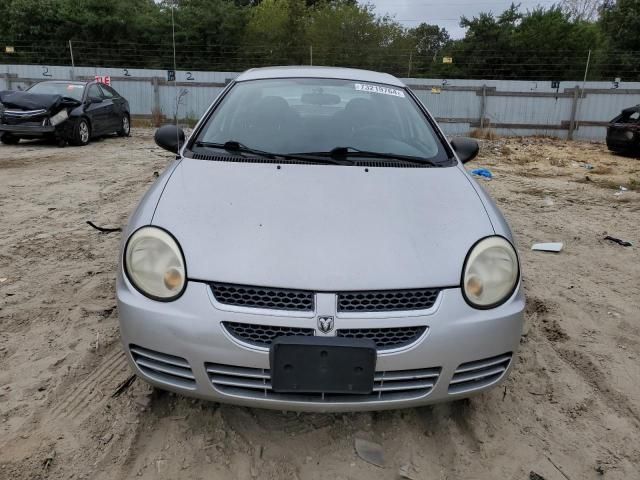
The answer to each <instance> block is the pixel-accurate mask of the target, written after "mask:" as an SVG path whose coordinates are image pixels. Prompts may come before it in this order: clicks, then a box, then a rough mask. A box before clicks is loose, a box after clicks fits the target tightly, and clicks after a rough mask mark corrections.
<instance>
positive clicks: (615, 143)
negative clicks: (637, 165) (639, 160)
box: [607, 105, 640, 156]
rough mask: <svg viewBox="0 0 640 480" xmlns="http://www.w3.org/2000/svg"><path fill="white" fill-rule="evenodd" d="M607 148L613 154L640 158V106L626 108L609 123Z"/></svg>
mask: <svg viewBox="0 0 640 480" xmlns="http://www.w3.org/2000/svg"><path fill="white" fill-rule="evenodd" d="M607 147H609V150H611V151H612V152H616V153H622V154H626V155H633V156H640V105H636V106H635V107H630V108H625V109H624V110H623V111H622V113H621V114H620V115H618V116H617V117H616V118H614V119H613V120H611V122H609V127H608V128H607Z"/></svg>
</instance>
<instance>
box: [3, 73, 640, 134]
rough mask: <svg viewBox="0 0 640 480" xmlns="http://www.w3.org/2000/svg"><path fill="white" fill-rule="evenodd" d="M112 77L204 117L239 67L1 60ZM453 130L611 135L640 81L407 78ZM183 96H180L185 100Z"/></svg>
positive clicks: (636, 98) (12, 77)
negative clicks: (170, 75)
mask: <svg viewBox="0 0 640 480" xmlns="http://www.w3.org/2000/svg"><path fill="white" fill-rule="evenodd" d="M72 75H73V76H74V78H76V79H87V78H93V77H94V76H95V75H109V76H110V77H111V83H112V85H113V87H114V88H115V89H116V90H118V91H119V92H120V93H121V94H122V95H123V96H124V97H126V98H127V99H128V100H129V103H130V104H131V110H132V113H133V114H134V115H137V116H146V117H150V116H151V115H152V113H153V112H154V111H156V112H158V113H162V114H163V115H165V116H167V117H173V115H174V113H175V112H176V109H177V112H178V116H179V117H180V118H183V119H184V118H190V119H194V120H195V119H197V118H199V117H200V116H201V115H202V113H203V112H204V111H205V110H206V108H207V107H208V106H209V104H210V103H211V102H212V101H213V99H214V98H215V97H216V95H218V93H220V92H221V91H222V89H223V88H224V86H225V85H226V84H227V83H228V82H229V81H230V80H231V79H233V78H234V77H235V76H236V75H238V74H237V73H236V72H187V71H177V72H176V74H175V75H176V82H175V84H174V82H169V81H168V80H167V71H166V70H146V69H144V70H143V69H120V68H92V67H76V68H75V70H72V68H71V67H70V66H46V65H0V90H9V89H17V88H22V89H24V88H26V87H28V86H29V85H31V84H32V83H34V82H36V81H41V80H48V79H49V80H51V79H69V78H71V77H72ZM404 81H405V83H406V84H407V85H409V86H410V87H411V88H412V89H413V90H414V91H415V92H416V94H417V95H418V96H419V97H420V99H421V100H422V101H423V102H424V104H425V105H426V106H427V108H429V110H430V111H431V113H432V114H433V115H435V116H436V118H437V119H438V120H439V122H440V123H441V125H442V127H443V129H444V130H445V132H446V133H447V134H451V135H455V134H466V133H468V132H469V131H470V130H473V129H476V128H491V129H493V130H495V132H496V133H498V134H499V135H506V136H509V135H523V136H526V135H552V136H559V137H563V138H575V139H585V140H603V139H604V137H605V126H606V124H607V122H608V121H609V120H610V119H611V118H613V117H614V116H616V115H617V114H619V113H620V111H621V110H622V109H623V108H626V107H629V106H632V105H637V104H640V82H620V83H614V82H587V83H586V84H584V89H583V84H582V82H581V81H575V82H559V83H557V84H552V82H551V81H548V82H540V81H537V82H534V81H506V80H440V79H438V80H435V79H424V78H408V79H404ZM178 99H179V100H178Z"/></svg>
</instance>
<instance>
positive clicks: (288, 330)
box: [222, 322, 315, 348]
mask: <svg viewBox="0 0 640 480" xmlns="http://www.w3.org/2000/svg"><path fill="white" fill-rule="evenodd" d="M222 325H223V326H224V328H225V329H226V330H227V332H229V334H230V335H231V336H232V337H234V338H235V339H237V340H240V341H242V342H245V343H249V344H251V345H256V346H259V347H267V348H268V347H269V345H271V342H273V341H274V340H275V339H276V338H277V337H282V336H291V335H304V336H313V335H314V333H315V332H314V330H313V328H298V327H281V326H274V325H254V324H251V323H237V322H222Z"/></svg>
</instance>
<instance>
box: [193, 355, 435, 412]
mask: <svg viewBox="0 0 640 480" xmlns="http://www.w3.org/2000/svg"><path fill="white" fill-rule="evenodd" d="M205 367H206V370H207V374H208V375H209V380H211V383H212V385H213V387H214V388H215V389H216V390H217V391H219V392H220V393H223V394H226V395H231V396H234V397H240V398H251V399H265V400H275V401H283V402H303V403H364V402H384V401H394V400H396V401H399V400H412V399H417V398H421V397H424V396H426V395H428V394H429V393H430V392H431V390H432V389H433V387H434V386H435V384H436V382H437V380H438V377H439V376H440V368H424V369H418V370H395V371H389V372H376V374H375V380H374V385H373V392H372V393H371V394H369V395H353V394H335V393H332V394H324V393H303V392H300V393H277V392H274V391H273V389H272V388H271V373H270V371H269V369H262V368H247V367H236V366H232V365H221V364H216V363H208V364H206V365H205Z"/></svg>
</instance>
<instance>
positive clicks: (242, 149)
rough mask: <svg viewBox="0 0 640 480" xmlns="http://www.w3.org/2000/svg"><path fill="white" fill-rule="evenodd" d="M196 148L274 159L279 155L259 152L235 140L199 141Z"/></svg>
mask: <svg viewBox="0 0 640 480" xmlns="http://www.w3.org/2000/svg"><path fill="white" fill-rule="evenodd" d="M196 146H197V147H208V148H220V149H224V150H227V151H229V152H239V153H251V154H253V155H258V156H260V157H266V158H274V159H275V158H276V156H277V154H275V153H271V152H265V151H263V150H257V149H255V148H251V147H247V146H246V145H243V144H242V143H240V142H236V141H233V140H230V141H228V142H224V143H214V142H203V141H201V140H198V141H197V142H196Z"/></svg>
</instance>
